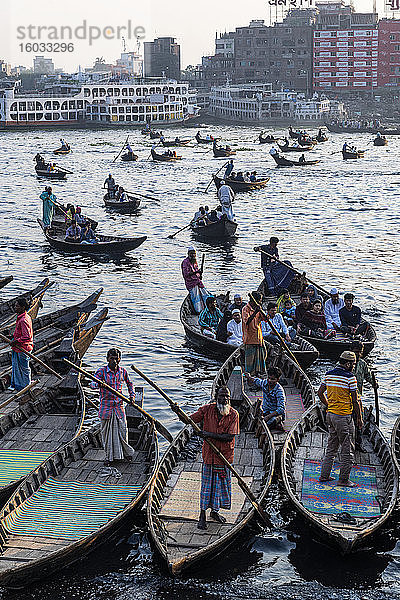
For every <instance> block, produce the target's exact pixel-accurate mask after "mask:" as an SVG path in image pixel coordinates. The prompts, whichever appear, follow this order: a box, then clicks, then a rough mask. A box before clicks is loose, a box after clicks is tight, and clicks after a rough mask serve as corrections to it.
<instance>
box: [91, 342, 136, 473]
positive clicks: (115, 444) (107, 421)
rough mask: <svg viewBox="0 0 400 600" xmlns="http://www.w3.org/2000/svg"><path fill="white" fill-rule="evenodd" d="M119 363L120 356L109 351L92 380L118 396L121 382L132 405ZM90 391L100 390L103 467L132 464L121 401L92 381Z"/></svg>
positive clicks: (130, 387)
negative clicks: (116, 461) (112, 464)
mask: <svg viewBox="0 0 400 600" xmlns="http://www.w3.org/2000/svg"><path fill="white" fill-rule="evenodd" d="M120 361H121V352H120V351H119V350H118V348H111V349H110V350H109V351H108V352H107V365H106V366H105V367H101V368H100V369H98V370H97V371H96V373H95V377H96V378H97V379H100V380H101V381H104V383H107V384H108V385H109V386H110V387H112V388H114V389H115V390H117V392H122V384H123V383H124V382H125V383H126V386H127V388H128V392H129V399H130V401H131V402H135V390H134V389H133V384H132V381H131V380H130V378H129V375H128V373H127V371H126V369H124V368H123V367H120V366H119V363H120ZM90 387H91V388H100V406H99V418H100V422H101V436H102V438H103V446H104V450H105V453H106V460H105V462H104V464H105V466H110V464H111V463H112V462H113V461H115V460H126V462H132V460H133V455H134V453H135V451H134V449H133V448H132V446H130V445H129V443H128V425H127V422H126V414H125V409H124V403H123V400H121V399H120V398H118V397H117V396H114V394H112V392H110V391H109V390H106V389H105V388H103V387H101V386H100V384H98V383H97V382H96V381H92V382H91V384H90Z"/></svg>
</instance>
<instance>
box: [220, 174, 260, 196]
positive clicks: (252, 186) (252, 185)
mask: <svg viewBox="0 0 400 600" xmlns="http://www.w3.org/2000/svg"><path fill="white" fill-rule="evenodd" d="M269 179H270V178H269V177H267V178H265V179H262V180H261V181H231V180H230V179H223V178H222V177H218V176H217V175H213V180H214V183H215V187H216V188H217V190H219V188H220V187H221V181H225V183H226V184H227V185H229V187H230V188H232V190H233V191H234V192H249V191H251V190H259V189H261V188H264V187H265V186H266V185H267V183H268V181H269Z"/></svg>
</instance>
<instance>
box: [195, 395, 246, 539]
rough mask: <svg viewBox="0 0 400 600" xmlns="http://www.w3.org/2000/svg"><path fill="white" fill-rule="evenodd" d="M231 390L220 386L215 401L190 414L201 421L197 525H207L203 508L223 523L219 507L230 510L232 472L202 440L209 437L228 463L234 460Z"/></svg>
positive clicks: (235, 414) (235, 417) (236, 417)
mask: <svg viewBox="0 0 400 600" xmlns="http://www.w3.org/2000/svg"><path fill="white" fill-rule="evenodd" d="M230 397H231V395H230V391H229V389H228V388H227V387H225V386H223V387H220V388H219V389H218V391H217V394H216V401H215V402H213V403H211V404H205V405H204V406H202V407H201V408H199V410H198V411H196V412H195V413H194V414H193V415H191V418H192V419H193V421H194V422H195V423H202V424H203V425H202V433H201V437H202V438H203V439H204V442H203V450H202V456H203V468H202V471H201V492H200V516H199V521H198V524H197V527H198V528H199V529H207V522H206V510H207V509H208V508H211V513H210V517H211V518H212V519H213V520H214V521H217V523H226V518H225V517H223V516H222V515H220V514H219V510H220V508H224V509H225V510H229V509H230V508H231V500H232V484H231V472H230V470H229V469H228V468H227V467H226V466H225V465H224V463H223V462H222V460H221V459H220V458H219V457H218V456H217V455H216V454H215V453H214V451H213V449H212V448H211V447H210V446H209V445H208V444H207V442H206V441H205V440H207V439H209V440H210V441H211V442H212V443H213V444H214V445H215V446H216V447H217V448H218V450H219V451H220V452H221V453H222V454H223V455H224V456H225V458H226V460H228V461H229V462H230V463H232V462H233V455H234V450H235V435H237V434H238V433H239V413H238V412H237V410H235V409H234V408H232V406H231V401H230Z"/></svg>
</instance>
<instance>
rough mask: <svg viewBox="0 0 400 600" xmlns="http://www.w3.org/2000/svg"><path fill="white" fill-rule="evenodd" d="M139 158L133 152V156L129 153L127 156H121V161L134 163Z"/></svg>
mask: <svg viewBox="0 0 400 600" xmlns="http://www.w3.org/2000/svg"><path fill="white" fill-rule="evenodd" d="M138 158H139V157H138V155H137V154H134V153H133V152H132V154H130V153H129V152H127V153H126V154H123V155H122V156H121V160H123V161H124V162H134V161H136V160H137V159H138Z"/></svg>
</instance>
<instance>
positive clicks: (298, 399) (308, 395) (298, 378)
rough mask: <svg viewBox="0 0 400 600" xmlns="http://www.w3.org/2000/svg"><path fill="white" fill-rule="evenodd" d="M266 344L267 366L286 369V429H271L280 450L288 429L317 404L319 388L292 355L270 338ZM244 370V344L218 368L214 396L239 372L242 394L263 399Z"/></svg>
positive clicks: (256, 400)
mask: <svg viewBox="0 0 400 600" xmlns="http://www.w3.org/2000/svg"><path fill="white" fill-rule="evenodd" d="M265 345H266V348H267V353H268V357H267V369H268V368H269V367H271V366H274V367H278V368H279V369H280V370H281V371H282V377H281V379H280V382H279V383H280V384H281V385H282V387H283V389H284V390H285V394H286V418H285V421H284V424H283V426H284V431H283V432H282V431H277V430H271V434H272V438H273V440H274V446H275V450H276V451H279V452H280V450H281V449H282V447H283V444H284V442H285V440H286V436H287V434H288V432H289V431H290V430H291V429H292V427H293V426H294V425H295V424H296V423H297V422H298V420H299V419H300V418H301V416H302V414H303V413H305V411H306V410H308V409H309V408H310V407H311V406H313V405H314V404H315V392H314V388H313V386H312V384H311V381H310V380H309V378H308V377H307V375H306V374H305V373H304V371H303V370H302V369H301V368H300V367H299V366H298V365H297V364H296V363H295V362H294V361H293V360H292V359H291V358H290V357H289V356H287V355H286V354H282V353H281V352H279V351H276V347H275V346H271V344H269V343H268V342H266V343H265ZM242 372H244V346H241V347H240V348H237V349H236V350H235V352H234V353H233V354H232V355H231V356H230V357H229V358H228V359H227V360H226V361H225V362H224V364H223V365H222V367H221V368H220V370H219V371H218V373H217V375H216V377H215V379H214V381H213V387H212V397H215V393H216V391H217V389H218V388H219V387H220V386H221V385H226V384H227V382H228V381H229V380H230V379H231V378H232V377H233V374H234V373H236V374H237V375H236V387H237V388H240V389H241V393H242V395H243V396H245V397H246V398H247V399H248V401H249V402H250V403H251V404H252V405H256V404H258V403H259V400H260V399H262V392H261V391H258V392H254V391H252V389H250V388H249V386H248V384H247V381H246V380H244V382H243V378H242V376H241V373H242ZM277 467H278V465H277Z"/></svg>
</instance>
